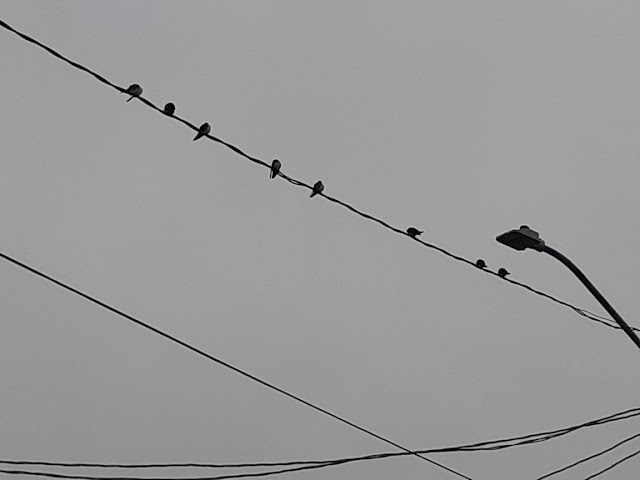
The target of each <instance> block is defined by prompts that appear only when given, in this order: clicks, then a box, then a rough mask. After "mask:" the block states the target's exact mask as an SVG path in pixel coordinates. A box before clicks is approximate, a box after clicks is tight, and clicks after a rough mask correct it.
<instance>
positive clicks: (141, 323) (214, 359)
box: [0, 252, 471, 480]
mask: <svg viewBox="0 0 640 480" xmlns="http://www.w3.org/2000/svg"><path fill="white" fill-rule="evenodd" d="M0 257H1V258H4V259H5V260H7V261H8V262H11V263H13V264H14V265H17V266H19V267H21V268H23V269H25V270H27V271H29V272H31V273H33V274H34V275H37V276H39V277H41V278H44V279H45V280H48V281H50V282H52V283H55V284H56V285H58V286H59V287H62V288H63V289H65V290H68V291H70V292H72V293H75V294H76V295H79V296H80V297H82V298H84V299H86V300H88V301H90V302H92V303H95V304H96V305H98V306H100V307H102V308H105V309H107V310H109V311H111V312H113V313H115V314H116V315H119V316H121V317H123V318H125V319H127V320H129V321H130V322H132V323H135V324H136V325H138V326H140V327H143V328H146V329H147V330H149V331H151V332H153V333H155V334H157V335H160V336H161V337H164V338H166V339H167V340H170V341H172V342H174V343H177V344H178V345H180V346H182V347H184V348H186V349H188V350H191V351H192V352H194V353H197V354H198V355H200V356H201V357H204V358H206V359H207V360H210V361H212V362H215V363H217V364H219V365H222V366H223V367H226V368H228V369H230V370H233V371H234V372H235V373H238V374H240V375H242V376H244V377H246V378H248V379H250V380H253V381H254V382H257V383H259V384H261V385H263V386H265V387H267V388H270V389H271V390H275V391H276V392H278V393H280V394H282V395H285V396H287V397H289V398H291V399H292V400H295V401H296V402H298V403H302V404H303V405H306V406H307V407H310V408H313V409H314V410H316V411H318V412H320V413H323V414H325V415H327V416H329V417H331V418H333V419H335V420H337V421H339V422H341V423H344V424H346V425H349V426H350V427H352V428H355V429H356V430H360V431H361V432H363V433H366V434H367V435H369V436H371V437H374V438H377V439H378V440H381V441H383V442H385V443H387V444H389V445H392V446H394V447H396V448H398V449H400V450H402V451H404V452H406V453H408V454H410V455H414V456H416V457H418V458H421V459H422V460H424V461H426V462H429V463H431V464H433V465H436V466H438V467H440V468H442V469H444V470H447V471H448V472H450V473H453V474H455V475H458V476H459V477H461V478H466V479H467V480H471V477H467V476H466V475H464V474H462V473H460V472H458V471H456V470H454V469H452V468H449V467H447V466H446V465H443V464H441V463H438V462H436V461H435V460H431V459H430V458H427V457H425V456H423V455H421V454H420V453H416V452H413V451H412V450H409V449H408V448H406V447H403V446H402V445H400V444H399V443H396V442H394V441H392V440H389V439H388V438H386V437H383V436H382V435H378V434H377V433H375V432H373V431H371V430H368V429H367V428H365V427H361V426H360V425H358V424H356V423H353V422H351V421H350V420H347V419H346V418H343V417H341V416H339V415H337V414H335V413H332V412H330V411H329V410H326V409H324V408H322V407H319V406H317V405H315V404H313V403H311V402H309V401H308V400H305V399H303V398H302V397H299V396H297V395H294V394H293V393H290V392H288V391H286V390H284V389H282V388H280V387H277V386H276V385H274V384H272V383H269V382H267V381H266V380H262V379H261V378H258V377H256V376H255V375H252V374H251V373H248V372H246V371H244V370H242V369H240V368H238V367H236V366H234V365H231V364H230V363H227V362H225V361H224V360H222V359H220V358H218V357H215V356H213V355H211V354H209V353H207V352H205V351H204V350H200V349H199V348H197V347H194V346H193V345H191V344H189V343H187V342H185V341H184V340H180V339H179V338H177V337H174V336H173V335H170V334H169V333H166V332H164V331H163V330H160V329H159V328H156V327H154V326H152V325H150V324H148V323H146V322H144V321H142V320H140V319H138V318H136V317H134V316H132V315H129V314H128V313H125V312H123V311H122V310H119V309H117V308H115V307H112V306H111V305H109V304H107V303H105V302H103V301H101V300H98V299H97V298H95V297H92V296H91V295H89V294H87V293H84V292H82V291H80V290H78V289H76V288H74V287H71V286H69V285H67V284H65V283H63V282H61V281H60V280H56V279H55V278H53V277H51V276H49V275H47V274H46V273H43V272H41V271H39V270H36V269H35V268H33V267H30V266H29V265H27V264H25V263H22V262H20V261H18V260H16V259H14V258H12V257H10V256H9V255H6V254H5V253H2V252H0Z"/></svg>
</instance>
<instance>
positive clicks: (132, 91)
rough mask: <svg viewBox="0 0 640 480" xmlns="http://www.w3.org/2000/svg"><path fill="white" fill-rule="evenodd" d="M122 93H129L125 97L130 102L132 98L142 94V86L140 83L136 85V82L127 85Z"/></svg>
mask: <svg viewBox="0 0 640 480" xmlns="http://www.w3.org/2000/svg"><path fill="white" fill-rule="evenodd" d="M122 93H126V94H127V95H131V96H130V97H129V98H128V99H127V102H130V101H131V99H132V98H134V97H139V96H140V95H142V87H141V86H140V85H138V84H137V83H133V84H131V85H129V87H128V88H127V89H126V90H125V91H124V92H122Z"/></svg>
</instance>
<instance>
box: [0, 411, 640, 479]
mask: <svg viewBox="0 0 640 480" xmlns="http://www.w3.org/2000/svg"><path fill="white" fill-rule="evenodd" d="M637 416H640V407H637V408H631V409H628V410H624V411H620V412H616V413H614V414H611V415H607V416H605V417H601V418H597V419H594V420H589V421H587V422H584V423H581V424H577V425H571V426H569V427H565V428H561V429H557V430H551V431H545V432H538V433H531V434H527V435H521V436H517V437H510V438H504V439H499V440H488V441H482V442H476V443H472V444H466V445H458V446H451V447H440V448H433V449H425V450H416V452H417V453H422V454H436V453H455V452H477V451H496V450H503V449H506V448H512V447H518V446H524V445H532V444H536V443H541V442H544V441H548V440H552V439H554V438H558V437H561V436H564V435H568V434H570V433H573V432H575V431H578V430H581V429H583V428H589V427H594V426H599V425H605V424H608V423H612V422H617V421H620V420H626V419H629V418H634V417H637ZM406 455H407V453H404V452H403V453H398V452H389V453H379V454H370V455H364V456H357V457H345V458H337V459H324V460H290V461H285V462H282V461H281V462H256V463H227V464H219V463H193V462H191V463H154V464H141V463H137V464H117V463H86V462H83V463H79V462H74V463H71V462H44V461H33V460H0V464H6V465H29V466H47V467H82V468H119V469H146V468H253V467H289V466H292V465H303V466H309V467H310V468H324V467H327V466H333V465H342V464H346V463H353V462H358V461H366V460H378V459H383V458H390V457H399V456H406ZM287 471H288V470H287ZM552 473H555V472H552ZM542 478H544V477H542ZM147 480H149V479H147ZM183 480H185V479H183ZM537 480H541V479H537Z"/></svg>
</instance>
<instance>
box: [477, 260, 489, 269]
mask: <svg viewBox="0 0 640 480" xmlns="http://www.w3.org/2000/svg"><path fill="white" fill-rule="evenodd" d="M476 267H478V268H487V262H485V261H484V260H483V259H481V258H479V259H477V260H476Z"/></svg>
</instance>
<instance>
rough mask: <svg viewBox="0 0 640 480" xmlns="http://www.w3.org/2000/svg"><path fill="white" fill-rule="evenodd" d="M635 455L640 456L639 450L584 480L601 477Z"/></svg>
mask: <svg viewBox="0 0 640 480" xmlns="http://www.w3.org/2000/svg"><path fill="white" fill-rule="evenodd" d="M636 455H640V449H638V450H636V451H635V452H633V453H631V454H629V455H627V456H626V457H622V458H621V459H620V460H618V461H616V462H613V463H612V464H611V465H609V466H608V467H607V468H604V469H602V470H600V471H599V472H596V473H594V474H593V475H590V476H588V477H587V478H585V479H584V480H591V479H593V478H596V477H599V476H600V475H602V474H603V473H606V472H608V471H609V470H612V469H614V468H616V467H617V466H618V465H620V464H621V463H624V462H626V461H627V460H631V459H632V458H633V457H635V456H636Z"/></svg>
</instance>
